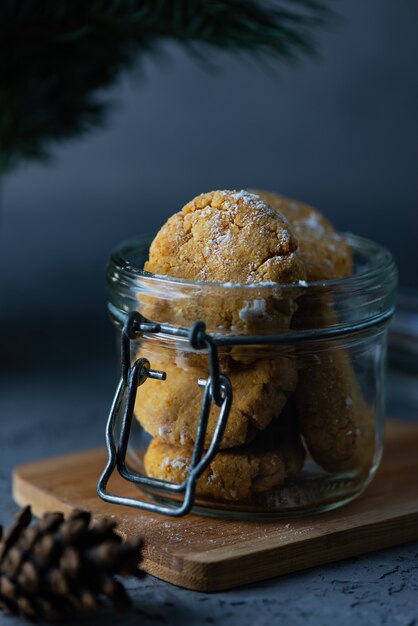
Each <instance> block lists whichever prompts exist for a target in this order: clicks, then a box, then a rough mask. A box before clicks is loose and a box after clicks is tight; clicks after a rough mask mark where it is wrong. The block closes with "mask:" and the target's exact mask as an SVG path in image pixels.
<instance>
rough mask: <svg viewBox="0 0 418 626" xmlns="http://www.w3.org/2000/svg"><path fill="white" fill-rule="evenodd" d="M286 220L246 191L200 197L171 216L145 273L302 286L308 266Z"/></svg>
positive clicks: (202, 195) (161, 233)
mask: <svg viewBox="0 0 418 626" xmlns="http://www.w3.org/2000/svg"><path fill="white" fill-rule="evenodd" d="M297 247H298V244H297V240H296V238H295V236H294V234H293V232H292V230H291V228H290V227H289V224H288V223H287V221H286V220H284V219H283V218H282V216H280V215H279V214H278V213H277V212H276V211H274V210H272V209H271V208H270V207H269V206H267V205H266V204H265V203H264V202H263V201H262V200H261V199H260V197H259V196H256V195H254V194H251V193H248V192H246V191H239V192H237V191H212V192H209V193H204V194H201V195H200V196H197V197H196V198H194V200H192V201H191V202H189V203H188V204H186V206H185V207H183V209H182V210H181V211H180V212H178V213H175V214H174V215H172V216H171V217H170V218H169V219H168V221H167V222H166V224H165V225H164V226H163V227H162V228H161V230H160V231H159V233H158V234H157V236H156V237H155V239H154V241H153V242H152V244H151V248H150V253H149V260H148V261H147V263H146V264H145V266H144V269H145V270H146V271H148V272H152V273H154V274H163V275H165V276H176V277H178V278H188V279H192V280H199V281H216V282H234V283H263V282H281V283H290V282H294V281H297V280H298V279H299V277H300V276H301V275H302V274H303V275H304V269H303V264H302V263H301V262H300V259H299V257H298V255H296V254H295V252H296V250H297Z"/></svg>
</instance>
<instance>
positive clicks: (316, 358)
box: [295, 347, 375, 472]
mask: <svg viewBox="0 0 418 626" xmlns="http://www.w3.org/2000/svg"><path fill="white" fill-rule="evenodd" d="M295 401H296V406H297V411H298V414H299V421H300V429H301V433H302V435H303V437H304V439H305V442H306V445H307V447H308V449H309V452H310V453H311V455H312V457H313V458H314V460H315V461H316V462H317V463H318V464H319V465H321V467H323V468H324V469H325V470H327V471H329V472H339V471H344V470H355V469H359V470H362V471H369V469H370V467H371V466H372V464H373V458H374V454H375V415H374V411H373V410H372V408H371V407H369V406H368V404H367V403H366V402H365V400H364V399H363V396H362V394H361V391H360V388H359V385H358V383H357V381H356V379H355V375H354V370H353V366H352V363H351V359H350V356H349V353H348V352H347V350H346V349H344V348H342V349H339V350H338V349H335V347H333V348H332V350H328V351H321V352H317V353H316V354H311V355H309V357H308V356H306V357H305V360H304V361H303V362H302V366H301V368H300V372H299V384H298V387H297V390H296V393H295Z"/></svg>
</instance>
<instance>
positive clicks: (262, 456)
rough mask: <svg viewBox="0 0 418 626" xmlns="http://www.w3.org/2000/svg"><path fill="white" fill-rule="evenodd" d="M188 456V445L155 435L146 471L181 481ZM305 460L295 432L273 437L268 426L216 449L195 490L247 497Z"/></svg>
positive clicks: (225, 497) (222, 497)
mask: <svg viewBox="0 0 418 626" xmlns="http://www.w3.org/2000/svg"><path fill="white" fill-rule="evenodd" d="M276 435H277V433H276ZM191 458H192V448H191V447H190V446H180V447H177V446H173V445H170V444H168V443H166V442H165V441H163V440H162V439H160V438H159V437H157V438H155V439H153V440H152V441H151V443H150V445H149V447H148V449H147V451H146V453H145V457H144V465H145V471H146V473H147V474H148V475H149V476H152V477H154V478H159V479H162V480H167V481H170V482H175V483H181V482H183V480H185V478H186V476H187V473H188V470H189V468H190V462H191ZM304 460H305V451H304V448H303V446H302V444H301V441H300V439H299V438H298V437H297V435H296V434H295V433H292V434H287V435H284V434H283V433H280V436H279V437H278V438H276V436H274V433H273V432H271V431H270V429H268V431H266V433H264V436H263V437H262V438H261V439H260V441H257V442H255V443H253V444H250V445H249V446H245V447H241V448H235V449H233V450H227V451H222V452H219V453H218V454H217V455H216V456H215V458H214V459H213V461H212V462H211V463H210V465H209V467H207V468H206V470H205V471H204V472H203V474H202V476H201V477H200V478H199V480H198V482H197V488H196V493H197V495H198V496H203V497H209V498H213V499H215V500H224V501H229V502H231V501H232V502H238V501H248V500H250V499H251V498H252V497H253V496H255V495H256V494H258V493H262V492H263V493H264V492H266V491H269V490H272V489H274V488H276V487H278V486H280V485H282V484H283V483H284V481H285V479H286V478H287V477H288V476H290V475H292V474H294V473H297V472H299V471H300V469H301V468H302V466H303V463H304Z"/></svg>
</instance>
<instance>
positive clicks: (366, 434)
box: [257, 191, 375, 471]
mask: <svg viewBox="0 0 418 626" xmlns="http://www.w3.org/2000/svg"><path fill="white" fill-rule="evenodd" d="M257 193H259V195H260V196H261V197H262V198H263V200H265V201H266V202H267V203H268V204H269V205H270V206H271V207H272V208H274V209H275V210H277V211H279V212H280V213H282V214H283V215H284V216H285V217H286V218H287V219H288V221H289V223H290V225H291V227H292V229H293V231H294V233H295V235H296V236H297V238H298V242H299V248H300V251H301V254H302V257H303V259H304V262H305V264H306V271H307V277H308V280H311V281H317V280H318V281H322V280H329V279H336V278H344V277H346V276H350V275H351V273H352V268H353V258H352V251H351V249H350V247H349V245H348V244H347V242H346V241H345V240H344V239H343V238H342V237H341V236H340V235H338V234H337V233H336V232H335V230H334V228H333V226H332V224H331V223H330V222H329V221H328V220H327V219H326V218H325V217H324V216H323V215H322V214H321V213H320V212H319V211H317V210H316V209H313V208H312V207H310V206H308V205H306V204H304V203H301V202H298V201H296V200H292V199H290V198H286V197H284V196H280V195H278V194H275V193H269V192H264V191H260V192H257ZM298 305H299V309H298V311H297V313H296V316H295V317H294V318H293V320H292V323H293V325H295V327H297V328H299V329H301V328H305V327H309V328H315V327H316V328H324V327H327V328H329V327H331V326H334V325H336V324H337V323H338V319H337V314H336V312H335V310H334V308H333V306H332V303H331V301H330V299H329V297H328V296H327V295H324V294H319V295H316V294H315V295H311V294H309V295H307V296H306V297H304V298H301V299H299V301H298ZM295 401H296V406H297V410H298V413H299V419H300V425H301V432H302V434H303V436H304V438H305V441H306V444H307V446H308V449H309V451H310V453H311V454H312V457H313V458H314V459H315V461H316V462H317V463H318V464H319V465H321V466H322V467H323V468H324V469H326V470H328V471H344V470H353V469H357V468H358V469H361V470H364V471H367V470H369V468H370V467H371V465H372V463H373V456H374V451H375V427H374V423H375V417H374V413H373V410H372V409H371V408H370V407H369V406H368V405H367V403H366V402H365V400H364V398H363V396H362V393H361V390H360V388H359V385H358V383H357V380H356V377H355V372H354V367H353V364H352V361H351V357H350V355H349V353H348V351H347V350H346V349H345V348H339V349H337V348H336V346H335V345H333V344H328V347H327V351H324V350H322V351H321V352H318V353H317V354H311V355H309V356H304V357H300V358H299V383H298V386H297V389H296V392H295Z"/></svg>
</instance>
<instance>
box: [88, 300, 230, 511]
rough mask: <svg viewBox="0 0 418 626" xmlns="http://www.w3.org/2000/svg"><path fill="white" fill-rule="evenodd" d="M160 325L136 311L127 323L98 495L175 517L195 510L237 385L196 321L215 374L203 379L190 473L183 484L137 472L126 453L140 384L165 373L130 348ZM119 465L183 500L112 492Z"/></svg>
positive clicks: (132, 477) (193, 331) (137, 480)
mask: <svg viewBox="0 0 418 626" xmlns="http://www.w3.org/2000/svg"><path fill="white" fill-rule="evenodd" d="M159 330H160V326H159V324H155V323H154V322H150V321H149V320H146V319H145V318H144V317H143V316H142V315H141V314H140V313H138V312H136V311H134V312H132V313H130V314H129V316H128V318H127V319H126V322H125V324H124V326H123V330H122V336H121V343H122V377H121V379H120V382H119V385H118V387H117V390H116V394H115V397H114V400H113V403H112V407H111V409H110V413H109V417H108V421H107V425H106V447H107V453H108V461H107V464H106V467H105V469H104V471H103V473H102V475H101V476H100V479H99V482H98V485H97V493H98V495H99V496H100V498H102V499H103V500H105V501H106V502H111V503H113V504H121V505H125V506H131V507H134V508H137V509H142V510H145V511H151V512H153V513H161V514H164V515H170V516H173V517H180V516H182V515H185V514H186V513H189V512H190V510H191V509H192V507H193V503H194V496H195V491H196V482H197V480H198V478H199V477H200V476H201V474H202V473H203V472H204V470H205V469H206V468H207V467H208V465H209V464H210V462H211V461H212V459H213V458H214V456H215V454H216V453H217V451H218V448H219V444H220V442H221V439H222V436H223V433H224V431H225V427H226V424H227V420H228V415H229V412H230V408H231V403H232V387H231V383H230V381H229V378H228V377H227V376H225V375H224V374H222V373H221V372H220V368H219V358H218V352H217V347H216V345H215V344H214V342H213V341H212V338H211V337H210V336H209V335H208V334H207V333H206V327H205V324H204V323H203V322H200V321H198V322H195V323H194V324H193V325H192V327H191V328H190V330H189V343H190V346H191V347H192V348H193V349H194V350H207V351H208V356H209V371H210V375H209V378H208V379H207V381H202V380H199V381H198V384H199V385H201V386H204V388H205V389H204V393H203V398H202V405H201V410H200V416H199V421H198V426H197V431H196V437H195V443H194V447H193V453H192V460H191V465H190V469H189V472H188V474H187V477H186V478H185V480H184V481H183V482H182V483H171V482H168V481H165V480H159V479H156V478H151V477H149V476H145V475H142V474H138V473H137V472H133V471H131V470H130V469H129V468H128V467H127V465H126V453H127V448H128V441H129V435H130V432H131V426H132V420H133V413H134V407H135V400H136V396H137V390H138V387H139V386H140V385H142V384H144V383H145V382H146V380H147V379H148V378H155V379H158V380H162V381H164V380H165V378H166V375H165V372H160V371H158V370H153V369H151V368H150V363H149V361H147V359H137V360H136V361H135V362H134V363H133V365H131V359H130V347H131V344H130V342H131V340H133V339H139V337H140V336H141V335H142V334H143V333H144V332H148V333H150V332H154V333H157V332H159ZM212 402H214V403H215V404H216V405H217V406H219V416H218V420H217V422H216V426H215V430H214V434H213V437H212V441H211V443H210V445H209V448H208V449H207V450H206V451H205V450H204V441H205V436H206V431H207V426H208V420H209V415H210V410H211V406H212ZM122 411H123V416H122V421H121V426H120V431H119V433H117V432H116V430H117V428H116V425H117V422H118V417H119V416H120V414H121V413H122ZM115 469H117V470H118V472H119V474H120V475H121V476H122V478H124V479H125V480H127V481H130V482H133V483H134V484H136V485H140V486H144V487H148V488H152V489H154V490H157V491H158V492H161V493H163V494H165V495H170V494H173V493H183V492H184V498H183V501H182V502H181V504H178V505H177V504H173V505H172V506H164V505H161V504H157V503H154V502H148V501H145V500H141V499H139V498H128V497H125V496H119V495H116V494H112V493H109V492H108V491H107V484H108V482H109V479H110V477H111V476H112V474H113V472H114V471H115Z"/></svg>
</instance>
